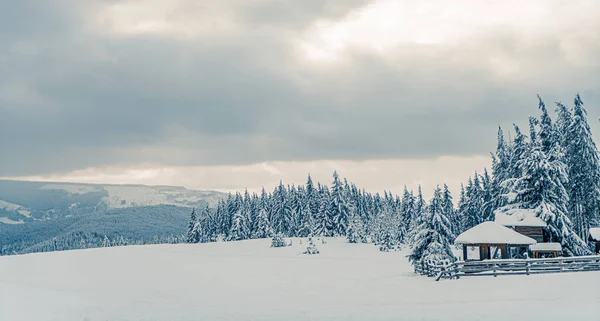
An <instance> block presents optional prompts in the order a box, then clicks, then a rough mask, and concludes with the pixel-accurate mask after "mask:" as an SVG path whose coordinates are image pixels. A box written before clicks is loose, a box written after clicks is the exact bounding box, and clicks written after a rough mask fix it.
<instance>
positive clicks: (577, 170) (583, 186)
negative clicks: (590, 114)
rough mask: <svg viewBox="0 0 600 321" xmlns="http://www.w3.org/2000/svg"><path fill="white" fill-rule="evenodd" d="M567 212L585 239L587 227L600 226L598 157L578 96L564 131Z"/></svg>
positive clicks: (599, 165) (599, 167) (599, 158)
mask: <svg viewBox="0 0 600 321" xmlns="http://www.w3.org/2000/svg"><path fill="white" fill-rule="evenodd" d="M565 141H566V142H567V144H568V145H567V146H566V157H565V159H566V163H567V166H568V174H569V178H570V182H571V184H570V185H569V196H570V202H569V209H570V212H571V217H572V218H573V221H574V225H575V226H574V227H575V231H576V232H577V234H578V235H579V236H580V237H581V238H583V239H586V238H587V235H588V232H589V228H590V226H592V225H598V224H600V157H599V155H598V148H597V147H596V143H595V142H594V139H593V137H592V132H591V130H590V126H589V124H588V121H587V112H586V110H585V109H584V107H583V101H582V100H581V97H579V94H578V95H577V96H576V97H575V100H574V107H573V114H572V121H571V123H570V125H569V127H568V130H567V132H566V137H565Z"/></svg>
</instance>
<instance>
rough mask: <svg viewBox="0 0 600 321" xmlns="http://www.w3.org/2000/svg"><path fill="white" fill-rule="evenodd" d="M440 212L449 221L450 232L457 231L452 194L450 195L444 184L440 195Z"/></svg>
mask: <svg viewBox="0 0 600 321" xmlns="http://www.w3.org/2000/svg"><path fill="white" fill-rule="evenodd" d="M442 212H443V214H444V216H446V217H447V218H448V220H449V221H450V226H451V229H452V232H453V233H456V231H458V227H457V226H456V222H457V220H456V210H455V209H454V202H453V199H452V194H451V193H450V189H449V188H448V185H446V184H444V190H443V193H442Z"/></svg>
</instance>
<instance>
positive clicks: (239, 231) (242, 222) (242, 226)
mask: <svg viewBox="0 0 600 321" xmlns="http://www.w3.org/2000/svg"><path fill="white" fill-rule="evenodd" d="M249 234H250V231H249V229H248V224H247V222H246V216H245V215H244V214H243V213H242V212H241V211H238V212H237V213H235V215H234V216H233V219H232V224H231V231H230V232H229V240H230V241H240V240H246V239H248V238H249Z"/></svg>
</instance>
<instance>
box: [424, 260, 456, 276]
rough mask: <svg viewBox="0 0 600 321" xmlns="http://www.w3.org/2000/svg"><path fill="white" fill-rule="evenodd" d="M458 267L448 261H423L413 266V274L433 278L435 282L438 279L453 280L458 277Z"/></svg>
mask: <svg viewBox="0 0 600 321" xmlns="http://www.w3.org/2000/svg"><path fill="white" fill-rule="evenodd" d="M457 268H458V266H457V265H456V264H454V263H451V262H450V261H448V260H444V261H441V262H439V261H438V262H435V261H431V260H423V261H421V262H420V263H419V264H416V265H415V272H416V273H418V274H422V275H427V276H428V277H435V280H436V281H439V280H440V279H442V278H444V279H453V278H457V277H458V274H459V272H458V270H457Z"/></svg>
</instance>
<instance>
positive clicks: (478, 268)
mask: <svg viewBox="0 0 600 321" xmlns="http://www.w3.org/2000/svg"><path fill="white" fill-rule="evenodd" d="M454 265H456V269H455V271H456V275H455V277H456V278H460V277H463V276H494V277H496V276H498V275H518V274H525V275H530V274H541V273H561V272H582V271H600V255H594V256H576V257H556V258H547V259H504V260H484V261H467V262H465V261H458V262H455V263H454Z"/></svg>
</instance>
